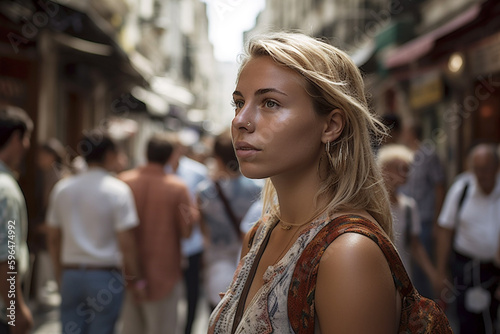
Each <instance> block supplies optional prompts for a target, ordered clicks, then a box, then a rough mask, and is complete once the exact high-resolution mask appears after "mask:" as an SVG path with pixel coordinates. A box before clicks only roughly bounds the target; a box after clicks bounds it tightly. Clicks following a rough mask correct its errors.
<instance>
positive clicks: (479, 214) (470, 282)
mask: <svg viewBox="0 0 500 334" xmlns="http://www.w3.org/2000/svg"><path fill="white" fill-rule="evenodd" d="M468 159H469V161H468V163H469V166H468V167H469V168H468V171H466V172H465V173H463V174H460V175H459V176H458V177H457V178H456V180H455V182H454V183H453V184H452V186H451V187H450V189H449V190H448V193H447V194H446V199H445V201H444V204H443V209H442V210H441V213H440V215H439V220H438V223H439V227H440V228H439V230H438V231H439V233H438V239H437V243H436V247H437V249H436V251H437V269H438V273H439V275H440V282H442V283H441V284H442V287H441V288H442V295H443V296H446V297H450V295H452V296H453V297H454V298H456V306H457V315H458V320H459V325H460V333H461V334H462V333H465V334H469V333H474V334H483V333H496V332H497V330H496V328H497V327H496V325H497V323H496V319H497V318H498V307H499V305H500V303H499V300H498V292H500V291H497V289H498V287H499V276H500V275H499V269H498V267H499V264H500V258H499V256H498V255H499V253H500V223H499V217H500V173H499V170H498V168H499V166H500V164H499V159H498V155H497V153H496V148H495V145H491V144H478V145H477V146H475V147H474V148H473V149H472V150H471V151H470V153H469V155H468ZM450 259H452V261H451V264H452V266H451V269H452V274H453V280H452V283H453V287H452V288H453V290H452V291H451V292H450V291H447V290H446V289H447V288H448V287H447V286H446V283H445V282H446V278H447V270H448V267H449V263H450ZM496 291H497V292H496Z"/></svg>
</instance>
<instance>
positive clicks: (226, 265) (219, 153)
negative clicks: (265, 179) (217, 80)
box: [198, 131, 262, 308]
mask: <svg viewBox="0 0 500 334" xmlns="http://www.w3.org/2000/svg"><path fill="white" fill-rule="evenodd" d="M213 156H214V158H215V163H216V167H215V173H214V175H213V180H207V181H205V182H203V183H201V184H200V186H199V188H198V205H199V208H200V212H201V226H202V231H203V233H204V235H205V240H206V245H205V252H204V259H203V260H204V270H205V272H204V279H203V281H204V286H205V293H206V296H207V299H208V302H209V304H210V306H211V307H212V308H214V307H215V305H217V303H218V302H219V300H220V297H219V293H220V292H222V291H224V290H225V289H226V288H227V287H228V286H229V284H230V283H231V279H232V277H233V274H234V271H235V270H236V265H237V263H238V255H239V252H240V250H241V245H242V238H243V236H242V233H241V229H240V224H241V220H242V218H243V217H244V216H245V213H246V212H247V211H248V209H249V208H250V206H251V205H252V203H253V202H255V201H256V200H257V199H258V198H259V194H260V191H261V188H262V187H261V185H260V184H259V183H258V182H256V181H254V180H250V179H248V178H246V177H244V176H242V175H241V174H240V172H239V165H238V160H237V159H236V155H235V152H234V148H233V143H232V140H231V134H230V132H229V131H225V132H222V133H221V134H219V135H218V136H217V137H216V138H215V142H214V146H213Z"/></svg>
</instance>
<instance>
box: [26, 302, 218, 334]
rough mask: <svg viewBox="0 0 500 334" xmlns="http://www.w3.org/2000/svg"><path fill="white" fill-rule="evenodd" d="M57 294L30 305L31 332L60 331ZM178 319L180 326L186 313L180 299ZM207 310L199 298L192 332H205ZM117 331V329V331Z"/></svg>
mask: <svg viewBox="0 0 500 334" xmlns="http://www.w3.org/2000/svg"><path fill="white" fill-rule="evenodd" d="M58 300H59V296H58V295H57V294H56V293H54V294H53V295H51V296H50V297H49V299H48V301H49V304H51V305H47V306H44V307H43V308H40V307H39V308H38V309H37V308H36V307H35V306H33V307H32V310H33V317H34V321H35V327H34V330H33V334H59V333H61V324H60V322H59V308H58V306H57V303H58ZM178 310H179V320H180V324H179V325H180V327H181V326H182V324H183V323H184V320H183V319H184V318H185V313H186V303H185V301H184V300H182V301H181V302H180V303H179V307H178ZM208 317H209V311H208V307H207V304H206V303H205V302H204V300H203V299H201V300H200V302H199V304H198V311H197V316H196V319H195V323H194V326H193V332H192V334H205V333H206V332H207V325H208ZM118 333H119V331H118ZM181 333H184V330H183V329H182V328H178V330H177V334H181Z"/></svg>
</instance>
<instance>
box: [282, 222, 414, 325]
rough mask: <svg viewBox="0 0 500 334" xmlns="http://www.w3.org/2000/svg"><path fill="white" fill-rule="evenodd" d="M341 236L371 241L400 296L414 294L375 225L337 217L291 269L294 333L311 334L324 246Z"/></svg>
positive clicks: (393, 251) (400, 264) (290, 307)
mask: <svg viewBox="0 0 500 334" xmlns="http://www.w3.org/2000/svg"><path fill="white" fill-rule="evenodd" d="M344 233H359V234H362V235H364V236H366V237H368V238H370V239H371V240H373V241H374V242H375V243H376V244H377V245H378V246H379V248H380V249H381V250H382V252H383V253H384V256H385V257H386V259H387V262H388V264H389V267H390V270H391V272H392V276H393V280H394V283H395V285H396V288H397V289H398V291H399V292H400V294H401V296H402V297H405V296H408V295H410V294H412V293H413V291H414V288H413V285H412V283H411V281H410V278H409V277H408V274H407V273H406V270H405V269H404V266H403V262H402V261H401V259H400V257H399V254H398V253H397V251H396V249H395V248H394V245H393V244H392V242H391V241H390V240H389V239H388V238H387V236H386V235H385V233H384V232H383V231H382V230H381V228H380V227H379V226H378V225H376V224H374V223H372V222H371V221H369V220H368V219H365V218H363V217H360V216H353V215H349V216H340V217H337V218H335V219H333V220H332V221H330V222H329V223H328V224H327V225H326V226H324V227H323V228H322V229H321V230H320V231H319V232H318V233H317V234H316V236H315V237H314V238H313V240H311V242H310V243H309V244H308V245H307V246H306V248H305V249H304V251H303V252H302V254H301V256H300V258H299V260H298V261H297V264H296V266H295V271H294V273H293V276H292V281H291V283H290V287H289V291H288V303H287V304H288V318H289V320H290V324H291V325H292V328H293V329H294V331H295V333H311V334H312V333H314V317H315V308H314V299H315V297H314V294H315V291H316V279H317V276H318V269H319V263H320V260H321V257H322V255H323V253H324V252H325V250H326V249H327V248H328V246H329V245H330V244H331V243H332V242H333V241H334V240H335V239H336V238H337V237H338V236H340V235H342V234H344ZM297 301H299V302H297ZM302 301H305V302H302ZM301 302H302V304H301Z"/></svg>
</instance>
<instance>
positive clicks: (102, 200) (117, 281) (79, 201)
mask: <svg viewBox="0 0 500 334" xmlns="http://www.w3.org/2000/svg"><path fill="white" fill-rule="evenodd" d="M78 148H79V150H80V153H81V154H82V156H83V157H84V158H85V160H86V161H87V164H88V169H87V170H86V171H85V172H82V173H80V174H78V175H75V176H72V177H68V178H66V179H63V180H61V181H59V182H58V183H57V184H56V185H55V186H54V189H53V191H52V193H51V195H50V201H49V208H48V213H47V225H48V226H49V230H48V246H49V252H50V255H51V258H52V263H53V266H54V272H55V277H56V279H57V281H58V283H59V289H60V294H61V306H60V310H61V322H62V329H63V332H64V333H65V332H78V333H81V334H85V333H87V334H88V333H92V334H94V333H97V334H101V333H102V334H104V333H109V334H112V333H113V332H114V329H115V324H116V321H117V319H118V316H119V312H120V309H121V306H122V300H123V294H124V290H125V285H127V282H125V279H127V280H128V281H129V283H128V285H129V286H131V288H132V289H133V290H134V291H135V292H136V294H137V296H138V297H140V296H141V294H142V289H143V286H142V283H141V282H142V279H141V275H140V272H139V269H138V259H137V251H136V245H135V240H134V234H133V233H134V232H133V230H134V228H135V227H136V226H137V225H138V218H137V212H136V208H135V205H134V199H133V196H132V192H131V190H130V188H129V187H128V186H127V185H126V184H125V183H124V182H122V181H120V180H118V179H117V178H115V177H114V176H112V175H111V174H110V172H111V171H112V170H114V168H115V166H116V160H117V150H116V145H115V144H114V142H113V140H112V139H111V138H110V137H109V136H108V135H107V134H105V133H103V132H101V131H90V132H87V133H86V134H85V136H84V137H83V138H82V140H81V141H80V143H79V147H78ZM122 270H123V273H122Z"/></svg>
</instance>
